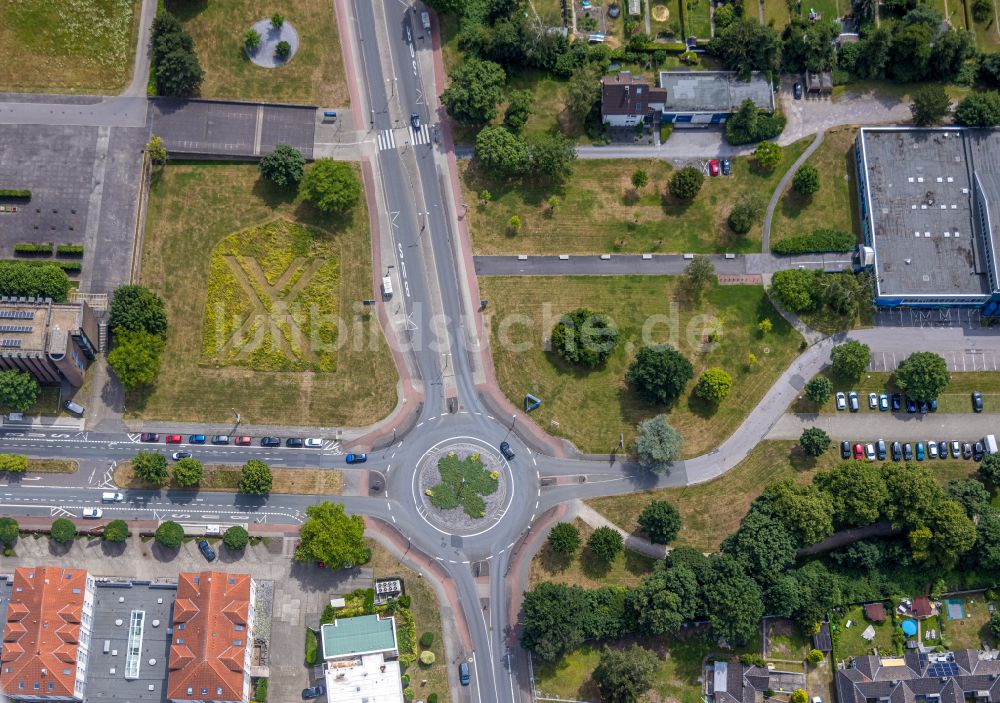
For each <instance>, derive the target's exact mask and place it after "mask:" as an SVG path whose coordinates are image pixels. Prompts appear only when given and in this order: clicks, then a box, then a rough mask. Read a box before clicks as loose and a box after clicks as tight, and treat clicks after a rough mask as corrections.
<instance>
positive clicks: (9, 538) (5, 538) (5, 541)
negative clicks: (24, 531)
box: [0, 517, 19, 548]
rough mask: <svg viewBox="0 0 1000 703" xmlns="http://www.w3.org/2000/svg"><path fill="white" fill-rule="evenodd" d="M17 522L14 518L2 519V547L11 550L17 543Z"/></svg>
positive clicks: (0, 540)
mask: <svg viewBox="0 0 1000 703" xmlns="http://www.w3.org/2000/svg"><path fill="white" fill-rule="evenodd" d="M18 529H19V528H18V525H17V520H15V519H14V518H12V517H0V546H3V547H4V548H9V547H10V546H11V545H13V544H14V542H16V541H17V535H18Z"/></svg>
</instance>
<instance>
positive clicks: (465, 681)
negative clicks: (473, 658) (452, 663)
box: [458, 662, 472, 686]
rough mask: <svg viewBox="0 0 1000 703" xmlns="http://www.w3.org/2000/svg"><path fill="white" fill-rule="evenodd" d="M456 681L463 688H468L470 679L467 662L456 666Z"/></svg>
mask: <svg viewBox="0 0 1000 703" xmlns="http://www.w3.org/2000/svg"><path fill="white" fill-rule="evenodd" d="M458 681H459V683H461V684H462V685H463V686H468V685H469V684H470V683H471V682H472V677H470V676H469V662H462V663H461V664H459V665H458Z"/></svg>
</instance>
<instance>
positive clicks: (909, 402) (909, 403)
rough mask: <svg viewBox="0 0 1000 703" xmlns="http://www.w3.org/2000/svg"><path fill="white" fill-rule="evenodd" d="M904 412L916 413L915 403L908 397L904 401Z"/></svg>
mask: <svg viewBox="0 0 1000 703" xmlns="http://www.w3.org/2000/svg"><path fill="white" fill-rule="evenodd" d="M906 412H908V413H915V412H917V401H915V400H914V399H913V398H909V397H908V398H907V399H906Z"/></svg>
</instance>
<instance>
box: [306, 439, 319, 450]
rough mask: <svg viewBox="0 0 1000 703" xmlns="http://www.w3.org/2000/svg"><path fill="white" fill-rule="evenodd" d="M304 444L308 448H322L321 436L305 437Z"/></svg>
mask: <svg viewBox="0 0 1000 703" xmlns="http://www.w3.org/2000/svg"><path fill="white" fill-rule="evenodd" d="M306 446H307V447H309V448H310V449H322V448H323V438H322V437H306Z"/></svg>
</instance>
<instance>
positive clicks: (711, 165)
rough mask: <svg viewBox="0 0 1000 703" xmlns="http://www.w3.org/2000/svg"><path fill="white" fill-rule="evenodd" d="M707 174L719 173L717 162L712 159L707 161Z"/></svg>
mask: <svg viewBox="0 0 1000 703" xmlns="http://www.w3.org/2000/svg"><path fill="white" fill-rule="evenodd" d="M708 175H710V176H718V175H719V162H718V161H716V160H715V159H712V160H711V161H709V162H708Z"/></svg>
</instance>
